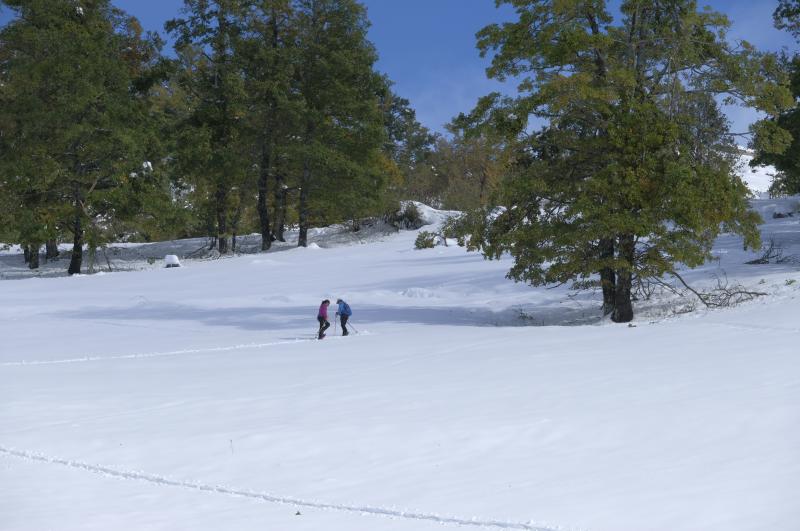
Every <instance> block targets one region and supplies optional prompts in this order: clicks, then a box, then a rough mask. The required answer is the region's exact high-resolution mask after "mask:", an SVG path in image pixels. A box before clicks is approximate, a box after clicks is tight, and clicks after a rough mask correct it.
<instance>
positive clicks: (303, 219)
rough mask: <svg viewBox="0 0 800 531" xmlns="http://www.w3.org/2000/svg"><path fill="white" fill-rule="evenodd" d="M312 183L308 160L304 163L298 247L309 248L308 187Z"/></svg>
mask: <svg viewBox="0 0 800 531" xmlns="http://www.w3.org/2000/svg"><path fill="white" fill-rule="evenodd" d="M309 182H311V167H310V166H309V163H308V160H305V161H304V162H303V180H302V181H301V182H300V208H299V212H298V217H299V225H300V235H299V236H298V238H297V246H298V247H308V185H309Z"/></svg>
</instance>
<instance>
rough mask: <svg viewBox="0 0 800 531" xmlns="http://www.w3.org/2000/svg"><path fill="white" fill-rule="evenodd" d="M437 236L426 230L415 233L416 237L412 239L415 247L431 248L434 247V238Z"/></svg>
mask: <svg viewBox="0 0 800 531" xmlns="http://www.w3.org/2000/svg"><path fill="white" fill-rule="evenodd" d="M437 238H438V236H437V235H436V234H434V233H432V232H428V231H426V230H424V231H422V232H420V233H419V234H417V239H416V240H415V241H414V248H415V249H433V248H434V247H436V240H437Z"/></svg>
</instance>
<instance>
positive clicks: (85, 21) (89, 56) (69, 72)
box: [0, 0, 158, 274]
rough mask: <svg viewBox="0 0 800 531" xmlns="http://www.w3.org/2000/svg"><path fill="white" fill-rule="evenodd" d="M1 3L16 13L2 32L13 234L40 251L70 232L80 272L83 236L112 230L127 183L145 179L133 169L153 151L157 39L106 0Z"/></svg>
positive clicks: (2, 177) (103, 236) (90, 238)
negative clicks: (151, 112)
mask: <svg viewBox="0 0 800 531" xmlns="http://www.w3.org/2000/svg"><path fill="white" fill-rule="evenodd" d="M3 3H4V4H5V5H7V6H9V7H10V8H11V9H12V10H13V11H14V12H15V16H14V18H13V19H12V21H11V22H10V23H9V24H8V25H7V26H5V27H4V28H3V29H2V33H0V42H2V52H1V55H0V72H1V73H0V76H2V81H0V128H2V131H0V142H2V153H3V156H2V157H1V158H0V183H2V185H3V193H4V194H5V193H8V194H10V195H11V196H12V197H14V198H16V199H15V200H14V205H13V208H14V209H15V211H16V212H17V214H18V215H15V216H14V218H15V226H16V232H17V234H18V240H19V241H20V242H22V243H24V244H26V245H28V246H29V247H30V248H31V249H33V250H34V251H36V250H38V248H39V246H40V245H41V244H42V243H44V242H45V241H46V240H52V239H54V238H55V237H56V235H57V232H58V231H59V230H66V231H68V232H70V233H71V234H72V240H73V250H72V258H71V261H70V265H69V270H68V271H69V273H70V274H74V273H79V272H80V271H81V265H82V261H83V250H82V248H83V245H84V243H88V244H89V246H90V250H91V249H92V248H93V246H97V245H102V244H103V243H105V241H107V239H108V238H111V237H113V234H110V233H109V227H110V226H111V225H112V223H113V221H114V220H116V219H117V214H118V208H119V206H120V204H121V202H124V201H126V200H127V199H128V198H129V194H131V193H135V191H134V190H133V186H132V183H133V182H134V181H135V180H137V179H139V180H140V181H147V180H149V177H146V176H140V175H139V174H136V173H135V172H140V173H142V172H141V170H142V164H143V162H144V161H147V160H148V159H149V158H150V155H152V152H151V148H152V139H151V136H150V135H149V120H148V112H149V104H148V98H147V95H146V91H147V89H148V88H149V86H150V85H151V84H152V82H153V79H152V78H151V72H150V67H151V66H152V63H153V61H154V60H155V58H157V56H158V50H157V43H156V42H154V41H153V40H152V39H149V38H144V37H143V36H142V32H141V28H140V27H139V25H138V23H137V22H136V20H135V19H133V18H131V17H129V16H127V15H125V14H124V13H123V12H122V11H120V10H118V9H116V8H114V7H112V6H111V4H110V3H109V1H108V0H82V1H81V2H74V1H72V0H4V2H3ZM36 252H37V253H38V251H36ZM37 256H38V254H37Z"/></svg>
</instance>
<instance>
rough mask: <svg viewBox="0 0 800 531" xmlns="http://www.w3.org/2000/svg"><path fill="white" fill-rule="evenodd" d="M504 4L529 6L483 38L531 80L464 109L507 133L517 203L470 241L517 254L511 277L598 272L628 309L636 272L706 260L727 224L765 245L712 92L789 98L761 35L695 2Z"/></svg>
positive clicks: (508, 202)
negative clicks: (756, 46)
mask: <svg viewBox="0 0 800 531" xmlns="http://www.w3.org/2000/svg"><path fill="white" fill-rule="evenodd" d="M498 3H508V4H511V5H512V6H513V7H514V9H515V10H516V14H517V17H516V20H514V21H512V22H508V23H504V24H502V25H496V24H493V25H490V26H487V27H486V28H484V29H483V30H481V31H480V32H479V33H478V47H479V49H480V50H481V53H482V54H484V55H486V54H490V53H491V54H493V55H492V63H491V66H490V68H489V69H488V75H489V76H490V77H494V78H497V79H500V80H505V79H508V78H514V79H516V80H517V81H518V87H519V89H518V96H517V97H515V98H510V97H506V98H504V97H501V96H500V95H499V94H492V95H489V96H487V97H485V98H482V99H481V101H480V102H479V104H478V106H477V108H476V109H475V110H474V111H473V112H472V113H471V115H470V116H462V117H460V119H459V120H458V122H457V123H458V124H459V125H460V126H461V127H465V128H467V129H470V130H472V131H473V134H474V132H475V131H479V132H480V131H488V132H489V133H490V134H491V135H494V136H495V137H497V138H503V139H505V142H504V145H505V146H506V149H507V150H509V160H510V161H511V164H510V169H509V171H508V175H507V177H506V179H505V180H504V183H503V185H502V187H501V190H500V193H499V197H498V204H501V205H503V206H504V207H505V208H504V210H503V211H502V213H500V214H499V215H496V216H493V217H491V218H489V219H490V220H491V221H488V222H487V223H486V224H485V225H484V226H481V227H479V229H478V230H476V234H475V236H474V237H473V239H472V245H473V246H475V247H478V248H481V249H482V250H483V252H484V253H485V254H486V255H487V256H489V257H492V258H495V257H499V256H500V255H501V254H502V253H505V252H508V253H510V254H511V255H512V256H513V257H514V259H515V263H514V266H513V267H512V269H511V271H510V273H509V275H510V276H511V277H512V278H514V279H516V280H521V281H526V282H530V283H532V284H534V285H541V284H562V283H568V282H574V283H576V285H577V286H586V285H590V284H594V282H595V281H594V279H598V278H599V284H600V286H601V288H602V290H603V301H604V310H605V312H606V313H609V314H610V315H611V319H612V320H614V321H615V322H626V321H630V320H631V319H632V318H633V305H632V293H631V291H632V286H633V283H634V282H635V281H636V279H637V278H645V277H660V276H662V275H664V274H668V273H674V270H675V267H676V264H679V263H683V264H686V265H688V266H697V265H699V264H701V263H703V262H704V261H705V260H707V259H708V258H709V257H710V251H711V246H712V243H713V241H714V239H715V237H716V236H717V235H718V234H719V233H720V231H721V230H730V231H733V232H736V233H738V234H741V235H742V236H743V237H744V242H745V245H747V246H754V245H757V243H758V231H757V227H756V223H757V221H758V217H757V215H755V214H753V213H751V212H749V211H748V204H747V197H748V192H747V189H746V187H745V186H744V184H743V183H742V182H741V180H740V179H739V178H738V177H737V176H736V175H735V172H734V171H733V161H734V157H733V150H734V146H733V145H732V142H731V140H730V137H729V136H728V134H727V132H728V129H727V123H726V121H725V120H724V118H723V117H722V116H721V114H720V112H719V109H718V108H717V103H716V101H715V97H717V96H720V95H721V96H724V97H726V98H728V100H729V101H733V100H739V101H742V102H743V103H745V104H747V105H754V106H755V105H758V106H761V107H762V108H764V107H768V106H770V105H771V106H772V107H773V108H779V107H780V106H781V105H784V104H785V102H786V93H785V90H783V88H782V87H780V86H779V85H776V84H775V83H773V82H772V80H771V78H770V77H769V75H768V74H769V72H768V71H767V70H766V69H767V67H768V66H769V64H768V62H767V61H765V60H763V58H762V57H761V56H759V55H758V54H756V53H755V51H754V50H753V49H752V47H750V46H749V45H748V44H747V43H739V45H738V46H737V47H733V46H731V45H730V44H728V41H727V40H726V38H725V30H726V29H727V27H728V25H729V23H728V21H727V19H726V18H725V17H724V16H723V15H721V14H719V13H716V12H713V11H710V10H698V9H697V5H696V3H695V2H694V1H691V0H674V1H670V2H660V1H655V0H624V1H623V2H621V5H620V7H619V9H620V11H619V13H616V14H615V15H613V16H612V14H611V13H610V12H609V10H608V9H607V7H606V3H605V2H604V1H602V0H565V1H555V0H552V1H549V0H509V1H505V2H503V1H500V2H498ZM709 120H710V121H709ZM542 124H543V125H542ZM712 124H713V125H712Z"/></svg>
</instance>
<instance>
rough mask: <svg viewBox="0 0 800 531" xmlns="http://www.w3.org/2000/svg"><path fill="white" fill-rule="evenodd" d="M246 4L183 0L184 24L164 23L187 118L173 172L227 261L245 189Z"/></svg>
mask: <svg viewBox="0 0 800 531" xmlns="http://www.w3.org/2000/svg"><path fill="white" fill-rule="evenodd" d="M249 4H250V3H249V2H247V1H244V0H184V7H183V15H184V17H183V18H178V19H174V20H170V21H169V22H167V24H166V26H165V27H166V29H167V31H168V32H170V33H172V34H173V35H175V37H176V41H175V50H176V52H177V53H178V54H179V57H180V60H181V62H182V65H181V69H180V70H179V72H180V73H182V74H183V75H182V76H181V77H179V82H180V85H181V88H182V89H183V90H184V91H185V93H186V94H187V95H188V97H189V107H190V111H189V113H188V116H187V119H186V121H185V122H184V123H183V124H181V128H180V136H179V139H178V145H177V153H176V159H177V166H178V168H179V169H180V171H181V173H183V174H184V175H185V176H186V177H187V178H189V179H190V180H191V182H192V183H193V185H194V186H195V192H196V196H197V197H198V198H200V199H201V200H202V202H203V206H204V207H205V208H206V209H207V212H208V214H209V218H210V221H212V222H213V226H212V227H209V228H210V229H211V231H212V235H213V236H215V237H216V241H217V246H218V250H219V252H220V253H223V254H224V253H227V252H228V250H229V247H228V243H229V238H230V236H231V222H232V216H233V214H234V212H235V211H236V208H235V207H236V202H237V199H238V198H237V194H235V193H232V191H236V189H239V188H241V187H244V186H248V184H249V182H251V181H252V178H253V173H252V164H251V158H250V157H249V153H248V138H247V126H246V123H245V122H246V120H245V116H246V114H247V95H246V91H245V86H244V76H243V71H242V69H243V59H242V56H241V43H242V34H243V32H244V27H245V17H246V13H247V10H248V7H249Z"/></svg>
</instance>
